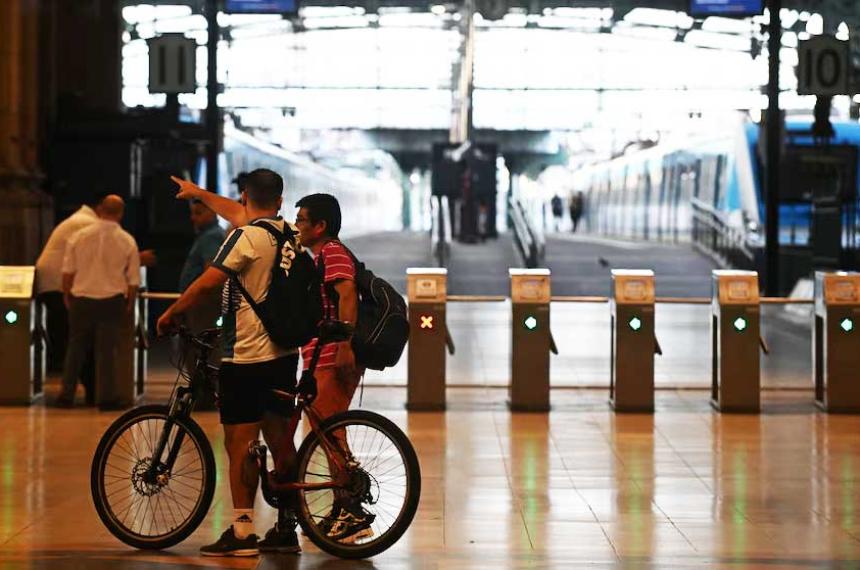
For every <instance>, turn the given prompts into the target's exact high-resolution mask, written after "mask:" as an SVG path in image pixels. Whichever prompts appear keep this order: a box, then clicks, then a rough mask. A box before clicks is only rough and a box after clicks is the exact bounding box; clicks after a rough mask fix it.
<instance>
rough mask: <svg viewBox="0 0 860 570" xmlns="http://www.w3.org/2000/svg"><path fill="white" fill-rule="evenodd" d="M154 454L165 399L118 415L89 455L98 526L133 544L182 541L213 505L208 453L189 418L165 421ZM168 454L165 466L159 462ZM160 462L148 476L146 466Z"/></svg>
mask: <svg viewBox="0 0 860 570" xmlns="http://www.w3.org/2000/svg"><path fill="white" fill-rule="evenodd" d="M171 424H172V425H171V426H170V430H169V432H168V434H167V445H166V446H165V449H164V452H163V453H162V455H161V457H159V458H154V457H153V456H154V455H155V451H156V447H157V445H158V442H159V438H160V437H161V436H162V433H163V432H164V431H165V429H167V425H168V408H167V406H142V407H140V408H136V409H134V410H131V411H130V412H128V413H126V414H124V415H122V416H121V417H120V418H119V419H117V420H116V421H115V422H114V423H113V424H111V426H110V427H109V428H108V430H107V431H106V432H105V434H104V435H103V436H102V439H101V441H100V442H99V445H98V448H97V449H96V453H95V456H94V457H93V464H92V469H91V471H90V488H91V491H92V496H93V503H94V504H95V507H96V511H97V512H98V514H99V517H100V518H101V520H102V522H103V523H104V525H105V526H106V527H107V529H108V530H109V531H110V532H111V534H113V535H114V536H115V537H117V538H118V539H120V540H121V541H122V542H124V543H126V544H128V545H129V546H133V547H135V548H141V549H147V550H159V549H162V548H169V547H171V546H174V545H176V544H178V543H180V542H182V541H183V540H185V539H186V538H187V537H188V536H189V535H190V534H191V533H192V532H194V531H195V530H196V529H197V527H198V526H199V525H200V523H201V522H202V521H203V518H204V517H205V516H206V513H207V512H208V511H209V507H210V505H211V504H212V497H213V495H214V493H215V457H214V456H213V454H212V446H211V445H210V444H209V440H207V439H206V434H204V433H203V430H202V429H201V428H200V426H199V425H197V423H196V422H194V421H193V420H192V419H190V418H174V419H172V420H171ZM171 456H173V458H172V461H171V463H172V468H170V469H167V468H166V467H164V465H165V464H166V463H168V458H170V457H171ZM156 459H157V463H158V465H159V466H161V467H159V468H158V469H157V470H156V473H155V475H154V476H153V475H152V470H151V469H150V467H151V466H152V464H153V461H154V460H156Z"/></svg>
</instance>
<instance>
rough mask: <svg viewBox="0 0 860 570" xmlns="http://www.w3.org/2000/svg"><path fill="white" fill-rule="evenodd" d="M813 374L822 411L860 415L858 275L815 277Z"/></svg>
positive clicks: (823, 275)
mask: <svg viewBox="0 0 860 570" xmlns="http://www.w3.org/2000/svg"><path fill="white" fill-rule="evenodd" d="M812 370H813V375H814V381H815V402H816V404H817V405H818V406H819V407H820V408H821V409H823V410H825V411H827V412H830V413H851V414H856V413H860V273H844V272H837V273H825V272H820V271H818V272H816V273H815V326H814V329H813V335H812Z"/></svg>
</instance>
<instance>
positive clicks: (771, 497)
mask: <svg viewBox="0 0 860 570" xmlns="http://www.w3.org/2000/svg"><path fill="white" fill-rule="evenodd" d="M498 392H499V391H498V390H490V389H485V388H473V389H459V390H449V394H448V396H449V401H450V403H451V410H450V411H448V412H447V413H409V414H408V413H406V412H405V411H403V408H402V404H403V401H404V400H405V390H403V389H401V388H374V387H370V388H368V389H367V390H366V392H365V399H364V403H365V406H366V407H369V408H370V409H374V410H377V411H380V412H382V413H384V414H385V415H387V416H389V417H390V418H391V419H393V420H394V421H395V422H397V423H398V424H399V425H401V426H402V427H403V428H404V429H405V430H406V431H407V433H408V435H409V437H410V438H411V440H412V442H413V443H414V445H415V447H416V449H417V450H418V453H419V457H420V461H421V466H422V472H423V495H422V500H421V505H420V510H419V512H418V515H417V517H416V519H415V522H414V524H413V526H412V528H411V529H410V531H409V532H408V533H407V534H406V535H405V537H404V538H403V539H402V540H401V541H400V542H399V543H398V544H396V545H395V546H394V547H393V548H392V549H391V550H389V551H388V552H386V553H384V554H382V555H380V556H378V557H377V558H375V559H374V560H371V561H365V562H344V561H338V560H334V559H331V558H329V557H328V556H326V555H324V554H322V553H319V552H318V551H316V549H315V548H313V547H312V546H311V545H307V544H306V545H305V547H306V548H305V553H304V554H303V555H302V556H300V557H287V556H281V557H264V558H261V559H260V560H235V561H220V560H215V561H213V560H203V559H201V558H199V557H198V556H197V554H196V551H197V548H198V547H199V546H200V545H201V544H203V543H204V542H206V541H209V540H211V539H213V538H214V537H216V535H217V533H219V532H220V531H221V530H222V529H223V528H224V527H225V526H226V525H227V524H229V514H230V510H229V493H228V490H227V489H226V486H225V485H224V477H223V475H224V464H225V457H224V454H223V452H222V451H221V444H222V438H221V435H220V428H219V426H218V425H217V419H216V417H215V415H214V414H213V413H211V412H210V413H200V414H198V415H197V419H198V421H199V422H200V423H201V424H202V425H203V427H204V429H205V431H206V432H207V434H208V435H209V437H210V439H211V441H212V442H213V445H214V447H215V450H216V459H217V463H218V468H219V487H218V490H217V494H216V502H215V504H214V505H213V507H212V509H211V510H210V513H209V516H208V517H207V519H206V520H205V522H204V524H203V525H202V526H201V527H200V529H199V530H198V531H197V532H196V533H195V534H194V535H193V536H192V537H191V538H190V539H188V540H187V541H186V542H185V543H183V544H181V545H180V546H178V547H176V548H174V549H172V551H170V552H165V553H156V554H152V553H141V552H136V551H133V550H131V549H129V548H126V547H125V546H124V545H122V544H121V543H119V542H117V541H116V540H115V539H114V538H113V537H112V536H111V535H109V534H108V533H107V531H105V530H104V528H103V527H102V526H101V523H100V522H99V520H98V518H97V516H96V514H95V511H94V509H93V507H92V502H91V499H90V493H89V465H90V460H91V457H92V453H93V451H94V449H95V446H96V443H97V441H98V439H99V437H100V435H101V433H102V432H103V431H104V429H105V428H106V426H107V425H108V424H109V423H110V422H111V421H112V420H113V419H114V418H115V417H116V415H117V414H116V413H99V412H95V411H92V410H86V409H78V410H55V409H48V408H44V407H43V406H41V405H37V406H35V407H33V408H29V409H26V408H2V409H0V568H2V569H3V570H7V569H10V570H11V569H16V570H17V569H18V568H22V569H23V568H40V569H41V568H60V569H64V570H65V569H71V568H108V567H110V568H119V567H122V568H131V569H133V570H137V569H138V568H140V569H144V568H163V567H171V568H177V567H182V568H190V567H202V566H206V567H227V568H253V567H258V568H265V569H270V568H277V569H285V568H318V569H322V568H325V569H336V568H364V569H373V568H378V569H388V568H391V569H436V568H487V569H490V568H492V569H497V568H499V569H506V568H579V567H583V568H591V567H597V568H606V567H613V568H614V567H618V568H627V567H636V568H638V567H642V568H694V567H698V568H745V569H746V568H798V569H807V568H824V567H834V568H836V567H839V568H858V567H860V437H858V435H857V434H858V432H860V417H856V416H827V415H824V414H822V413H819V412H817V411H815V409H814V408H813V407H812V406H811V404H809V403H808V399H807V398H806V396H805V395H801V394H798V393H795V392H789V393H783V392H776V393H774V392H771V393H767V394H766V395H765V402H764V403H765V409H766V410H768V413H766V414H763V415H757V416H756V415H752V416H733V415H719V414H716V413H714V412H712V411H711V410H710V409H709V408H708V406H707V404H706V398H704V397H702V395H701V394H700V393H698V392H696V391H661V392H659V393H658V395H657V412H656V413H655V414H654V415H653V416H646V415H616V414H613V413H612V412H611V411H610V410H609V409H608V408H607V406H606V403H605V394H604V393H603V392H595V391H590V390H563V391H554V392H553V403H554V410H553V412H551V413H549V414H511V413H509V412H508V411H507V410H506V409H505V407H504V405H503V404H502V403H501V402H503V401H504V399H503V398H499V397H498ZM258 513H259V516H258V527H259V530H260V531H263V530H265V528H267V525H268V524H269V523H270V522H271V520H272V519H271V517H272V513H271V512H269V511H268V510H266V509H262V508H258Z"/></svg>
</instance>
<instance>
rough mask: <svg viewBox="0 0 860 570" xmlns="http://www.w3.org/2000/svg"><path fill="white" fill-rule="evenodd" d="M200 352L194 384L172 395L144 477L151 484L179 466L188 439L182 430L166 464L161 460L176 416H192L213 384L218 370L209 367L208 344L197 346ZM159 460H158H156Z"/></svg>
mask: <svg viewBox="0 0 860 570" xmlns="http://www.w3.org/2000/svg"><path fill="white" fill-rule="evenodd" d="M198 348H199V351H198V353H197V354H196V358H195V363H194V369H193V372H192V373H191V381H190V383H189V385H188V386H178V387H176V389H175V390H174V392H173V394H172V395H171V398H170V402H169V404H168V413H167V418H166V420H165V423H164V428H163V429H162V430H161V434H160V435H159V438H158V443H157V444H156V446H155V450H154V452H153V454H152V459H153V460H152V464H151V465H150V466H149V469H147V471H146V473H145V475H144V478H145V479H149V480H150V481H156V479H157V477H158V476H159V475H160V474H161V473H165V472H166V473H170V471H171V470H172V469H173V466H174V464H175V463H176V458H177V457H178V456H179V450H180V449H181V448H182V442H183V440H184V439H185V433H184V432H183V431H180V432H179V433H178V434H177V436H176V438H174V440H173V445H172V446H171V448H170V452H169V453H168V456H167V460H166V461H164V462H163V463H162V462H161V461H160V459H161V456H162V455H164V450H165V448H166V447H167V444H168V441H169V439H170V433H171V431H173V426H174V419H175V418H177V417H190V416H191V412H192V411H193V409H194V403H195V402H196V400H197V395H198V394H199V393H200V391H202V390H205V389H207V387H209V386H210V385H211V378H212V375H213V374H215V373H217V372H216V371H217V368H216V367H214V366H212V365H211V364H209V353H210V350H209V349H207V347H206V346H205V345H202V344H201V345H200V346H198ZM156 458H158V459H159V460H156Z"/></svg>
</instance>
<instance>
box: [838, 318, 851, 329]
mask: <svg viewBox="0 0 860 570" xmlns="http://www.w3.org/2000/svg"><path fill="white" fill-rule="evenodd" d="M839 327H840V328H841V329H842V330H844V331H845V332H851V331H853V330H854V320H853V319H851V318H849V317H845V318H844V319H842V322H840V323H839Z"/></svg>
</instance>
